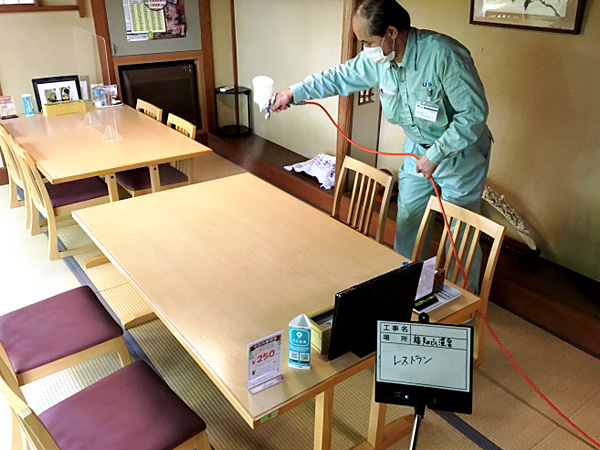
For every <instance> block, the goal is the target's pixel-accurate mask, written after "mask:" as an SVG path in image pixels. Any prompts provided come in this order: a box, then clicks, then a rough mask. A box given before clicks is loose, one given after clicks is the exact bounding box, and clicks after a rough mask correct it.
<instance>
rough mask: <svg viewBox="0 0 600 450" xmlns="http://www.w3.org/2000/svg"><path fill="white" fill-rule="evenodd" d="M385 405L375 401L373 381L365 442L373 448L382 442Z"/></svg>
mask: <svg viewBox="0 0 600 450" xmlns="http://www.w3.org/2000/svg"><path fill="white" fill-rule="evenodd" d="M386 413H387V405H386V404H384V403H377V402H376V401H375V383H373V395H372V397H371V412H370V413H369V432H368V434H367V442H368V443H369V444H371V445H372V446H373V447H374V448H378V447H380V446H381V444H382V443H383V429H384V428H385V416H386Z"/></svg>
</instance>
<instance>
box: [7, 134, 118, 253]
mask: <svg viewBox="0 0 600 450" xmlns="http://www.w3.org/2000/svg"><path fill="white" fill-rule="evenodd" d="M11 144H12V145H11V147H12V150H13V152H14V154H15V156H16V159H17V161H18V163H19V164H20V167H21V173H22V174H23V179H24V180H25V186H26V187H27V191H28V198H29V202H30V205H31V214H30V218H31V223H30V228H31V234H32V235H36V234H40V233H43V232H45V231H48V235H49V236H48V237H49V241H48V256H49V258H50V261H54V260H56V259H59V258H65V257H67V256H71V255H74V254H77V253H83V252H87V251H91V250H95V249H96V246H94V245H91V246H86V247H81V248H77V249H71V250H61V251H59V250H58V231H57V228H58V227H59V226H65V225H72V224H73V223H74V221H73V218H72V216H71V213H72V212H73V211H76V210H78V209H82V208H87V207H89V206H94V205H99V204H102V203H107V202H108V201H109V196H108V188H107V186H106V183H105V182H104V181H103V180H102V179H101V178H99V177H92V178H86V179H83V180H76V181H69V182H67V183H61V184H50V183H44V181H43V180H42V178H41V176H40V173H39V171H38V170H37V168H36V166H35V162H34V161H33V159H32V158H31V156H29V154H28V153H27V152H26V151H25V149H24V148H23V147H21V145H19V144H18V143H17V142H16V141H15V140H14V139H13V140H12V143H11ZM38 211H39V214H38ZM40 214H41V215H42V216H43V218H44V219H43V220H42V219H40Z"/></svg>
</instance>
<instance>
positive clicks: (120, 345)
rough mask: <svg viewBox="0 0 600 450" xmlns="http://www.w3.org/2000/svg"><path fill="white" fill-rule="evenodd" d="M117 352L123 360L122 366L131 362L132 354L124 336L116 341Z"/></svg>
mask: <svg viewBox="0 0 600 450" xmlns="http://www.w3.org/2000/svg"><path fill="white" fill-rule="evenodd" d="M115 352H116V353H117V355H118V356H119V359H120V360H121V366H122V367H125V366H126V365H127V364H131V355H130V354H129V350H127V346H126V345H125V340H124V339H123V338H121V339H119V340H117V341H116V342H115Z"/></svg>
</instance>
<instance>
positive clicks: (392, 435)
mask: <svg viewBox="0 0 600 450" xmlns="http://www.w3.org/2000/svg"><path fill="white" fill-rule="evenodd" d="M386 413H387V405H386V404H384V403H377V402H376V401H375V380H373V396H372V397H371V412H370V414H369V431H368V435H367V440H366V442H363V443H362V444H360V445H358V446H357V447H354V450H383V449H386V448H388V447H389V446H391V445H393V444H394V443H396V442H398V441H399V440H400V439H402V438H403V437H404V436H407V435H408V434H410V432H411V431H412V426H413V421H414V416H413V415H412V414H411V415H407V416H404V417H400V418H399V419H397V420H395V421H394V422H392V423H390V424H389V425H388V426H386V425H385V416H386Z"/></svg>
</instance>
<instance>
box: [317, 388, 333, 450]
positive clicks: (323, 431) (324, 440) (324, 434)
mask: <svg viewBox="0 0 600 450" xmlns="http://www.w3.org/2000/svg"><path fill="white" fill-rule="evenodd" d="M333 389H334V387H333V386H332V387H331V388H329V389H326V390H325V391H323V392H321V393H320V394H319V395H317V397H316V399H315V445H314V449H315V450H330V449H331V427H332V424H333Z"/></svg>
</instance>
